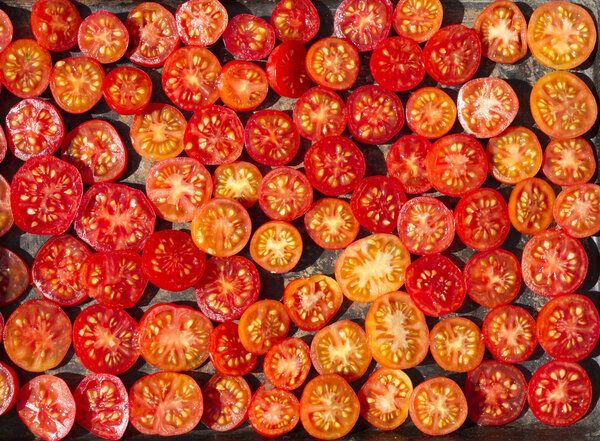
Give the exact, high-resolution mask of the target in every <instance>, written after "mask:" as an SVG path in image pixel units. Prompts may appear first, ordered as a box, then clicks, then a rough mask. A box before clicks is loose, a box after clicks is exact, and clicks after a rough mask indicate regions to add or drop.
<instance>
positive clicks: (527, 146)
mask: <svg viewBox="0 0 600 441" xmlns="http://www.w3.org/2000/svg"><path fill="white" fill-rule="evenodd" d="M502 1H504V0H502ZM485 150H486V154H487V157H488V166H489V171H490V174H491V175H492V176H493V177H494V178H495V179H496V180H497V181H499V182H502V183H505V184H513V185H514V184H517V183H519V182H521V181H523V180H524V179H527V178H532V177H534V176H535V175H536V174H537V172H538V171H539V170H540V167H541V166H542V155H543V152H542V146H541V145H540V141H539V140H538V138H537V136H535V133H533V132H532V131H531V130H529V129H527V128H525V127H509V128H508V129H506V130H505V131H504V132H502V133H501V134H499V135H498V136H494V137H492V138H491V139H490V140H489V141H488V144H487V147H486V149H485Z"/></svg>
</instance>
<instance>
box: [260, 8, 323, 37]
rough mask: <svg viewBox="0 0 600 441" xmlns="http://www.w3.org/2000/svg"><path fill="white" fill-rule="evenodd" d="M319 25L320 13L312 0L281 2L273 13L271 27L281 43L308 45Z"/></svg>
mask: <svg viewBox="0 0 600 441" xmlns="http://www.w3.org/2000/svg"><path fill="white" fill-rule="evenodd" d="M319 25H320V20H319V12H318V11H317V8H315V6H314V5H313V4H312V2H311V1H310V0H294V1H292V0H280V1H279V2H278V3H277V4H276V5H275V7H274V8H273V12H271V26H273V30H274V31H275V36H276V37H277V38H278V39H279V40H281V41H297V42H299V43H308V42H309V41H310V40H312V39H313V38H314V36H315V35H317V32H318V31H319Z"/></svg>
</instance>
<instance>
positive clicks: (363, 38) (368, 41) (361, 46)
mask: <svg viewBox="0 0 600 441" xmlns="http://www.w3.org/2000/svg"><path fill="white" fill-rule="evenodd" d="M392 14H393V7H392V3H391V2H390V1H389V0H369V1H362V0H344V1H342V3H341V4H340V5H339V6H338V8H337V10H336V11H335V15H334V18H333V29H334V31H335V35H336V37H340V38H345V39H346V40H347V41H349V42H350V43H352V44H353V45H354V47H356V49H357V50H359V51H360V52H366V51H371V50H373V49H375V48H376V47H377V45H378V44H379V43H380V42H381V41H382V40H384V39H385V38H386V37H387V36H388V34H389V33H390V28H391V27H392Z"/></svg>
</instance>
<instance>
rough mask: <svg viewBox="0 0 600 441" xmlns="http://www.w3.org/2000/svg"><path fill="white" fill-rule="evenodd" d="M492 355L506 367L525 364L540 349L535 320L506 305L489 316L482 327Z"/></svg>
mask: <svg viewBox="0 0 600 441" xmlns="http://www.w3.org/2000/svg"><path fill="white" fill-rule="evenodd" d="M481 330H482V332H483V340H484V342H485V346H486V347H487V349H488V351H490V352H491V353H492V355H493V356H494V357H496V358H497V359H498V360H501V361H504V362H506V363H522V362H524V361H525V360H527V359H528V358H529V357H530V356H531V354H533V351H534V350H535V347H536V346H537V337H536V332H535V331H536V328H535V320H534V319H533V317H531V314H529V313H528V312H527V311H526V310H525V309H523V308H521V307H520V306H515V305H502V306H497V307H495V308H494V309H492V310H491V311H490V312H488V314H487V315H486V316H485V319H484V320H483V325H482V327H481Z"/></svg>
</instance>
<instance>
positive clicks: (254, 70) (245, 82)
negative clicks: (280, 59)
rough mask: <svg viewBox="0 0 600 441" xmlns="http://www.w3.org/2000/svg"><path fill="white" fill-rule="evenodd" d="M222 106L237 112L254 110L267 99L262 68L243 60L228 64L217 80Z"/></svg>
mask: <svg viewBox="0 0 600 441" xmlns="http://www.w3.org/2000/svg"><path fill="white" fill-rule="evenodd" d="M217 89H218V91H219V97H220V98H221V101H223V104H225V105H226V106H227V107H229V108H231V109H233V110H235V111H237V112H248V111H250V110H254V109H256V108H257V107H258V106H259V105H261V104H262V102H263V101H264V100H265V98H266V97H267V93H268V92H269V80H268V78H267V74H266V72H265V71H264V70H263V69H262V67H260V66H258V65H256V64H254V63H251V62H249V61H244V60H232V61H230V62H228V63H227V64H226V65H225V66H223V69H221V72H220V73H219V78H218V79H217Z"/></svg>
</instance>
